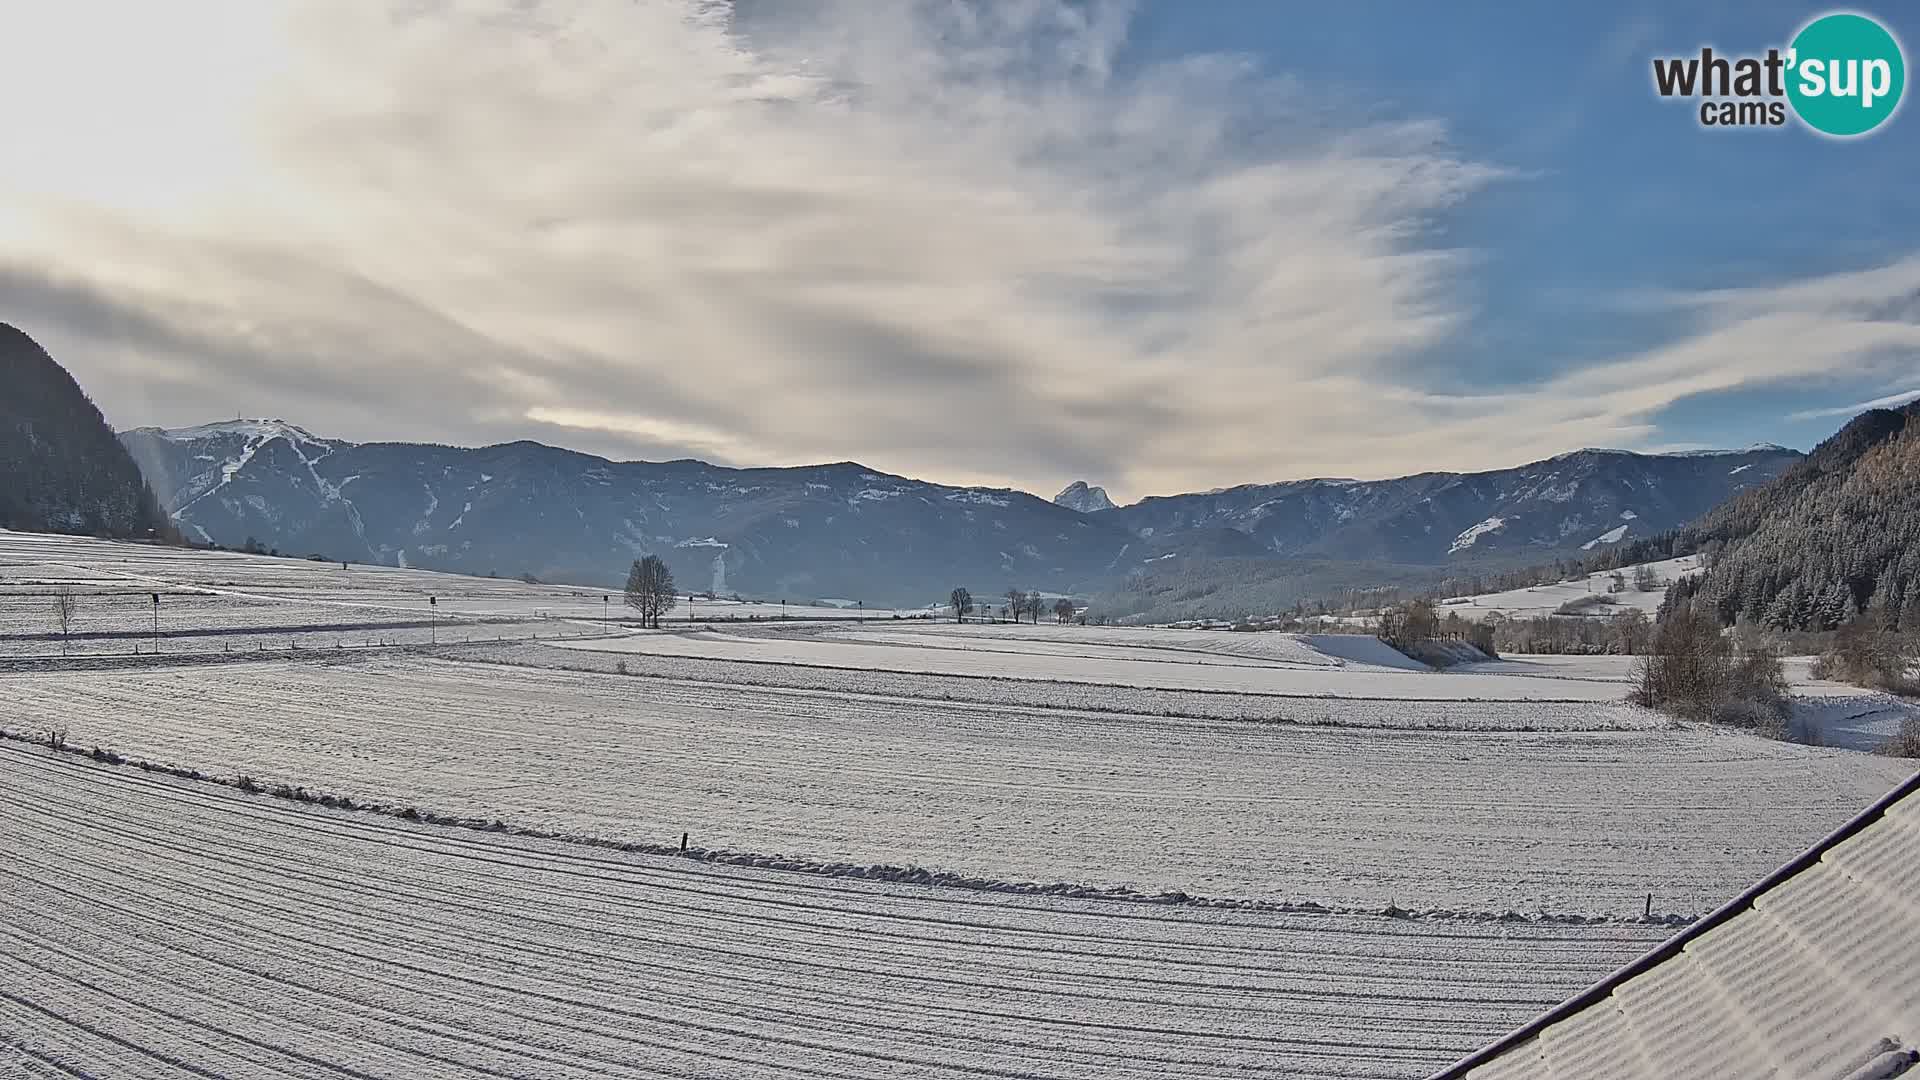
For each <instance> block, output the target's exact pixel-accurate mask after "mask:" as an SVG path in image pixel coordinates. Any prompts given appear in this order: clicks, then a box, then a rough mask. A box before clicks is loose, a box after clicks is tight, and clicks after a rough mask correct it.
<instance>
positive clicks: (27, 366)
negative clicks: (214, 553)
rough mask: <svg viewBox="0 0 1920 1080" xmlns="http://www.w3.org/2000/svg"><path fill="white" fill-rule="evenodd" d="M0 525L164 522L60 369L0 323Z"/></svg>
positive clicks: (132, 531)
mask: <svg viewBox="0 0 1920 1080" xmlns="http://www.w3.org/2000/svg"><path fill="white" fill-rule="evenodd" d="M0 528H8V529H21V530H30V531H39V532H69V533H89V534H94V535H99V536H115V537H137V536H155V535H160V534H163V533H166V532H168V531H169V530H168V528H167V517H166V515H165V514H164V513H162V512H161V510H160V505H159V502H158V501H157V500H155V499H154V497H153V493H152V492H151V491H149V490H148V489H147V485H146V481H145V480H143V479H142V478H141V475H140V470H139V468H138V467H137V466H136V465H134V463H133V458H132V457H130V456H128V454H127V451H126V448H125V447H123V446H121V445H120V440H119V439H117V438H115V437H114V433H113V429H112V428H111V427H109V426H108V425H107V422H106V419H105V418H104V417H102V416H101V415H100V410H99V409H98V408H96V407H95V406H94V404H93V402H92V401H91V400H89V399H88V397H87V395H86V394H85V393H83V392H82V391H81V389H80V386H79V384H78V383H76V382H74V380H73V376H71V375H69V374H67V371H66V369H65V368H62V367H61V366H60V365H59V364H57V363H55V362H54V360H53V358H52V357H51V356H48V355H47V352H46V350H45V349H42V348H41V347H40V346H39V345H38V344H37V343H36V342H35V341H34V340H33V339H32V338H30V337H28V336H27V335H26V334H25V333H24V332H22V331H20V330H19V329H17V328H15V327H13V326H9V325H7V324H6V323H0Z"/></svg>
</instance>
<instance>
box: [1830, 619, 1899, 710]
mask: <svg viewBox="0 0 1920 1080" xmlns="http://www.w3.org/2000/svg"><path fill="white" fill-rule="evenodd" d="M1915 645H1916V639H1915V638H1914V637H1913V636H1911V635H1905V634H1900V633H1896V632H1894V631H1892V630H1888V629H1886V628H1885V626H1884V624H1883V623H1881V622H1879V621H1878V620H1875V619H1871V618H1868V617H1867V616H1861V617H1859V618H1855V619H1851V620H1849V621H1848V622H1846V623H1845V624H1843V625H1842V626H1841V627H1840V628H1839V629H1837V630H1835V631H1834V632H1833V644H1832V645H1831V646H1830V647H1829V648H1828V649H1827V651H1826V652H1824V653H1822V654H1821V655H1820V658H1819V659H1818V660H1817V661H1815V663H1814V667H1813V675H1814V677H1815V678H1819V679H1833V680H1835V681H1836V682H1848V683H1853V684H1854V685H1856V686H1867V687H1872V688H1874V689H1878V690H1891V691H1894V692H1895V693H1907V694H1910V693H1914V692H1915V691H1916V689H1920V686H1917V685H1916V683H1915V680H1913V679H1912V678H1911V677H1909V675H1908V674H1907V673H1908V671H1909V670H1910V669H1911V668H1912V667H1913V664H1914V661H1915V658H1916V657H1915V652H1916V647H1915Z"/></svg>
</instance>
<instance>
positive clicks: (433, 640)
mask: <svg viewBox="0 0 1920 1080" xmlns="http://www.w3.org/2000/svg"><path fill="white" fill-rule="evenodd" d="M427 625H428V626H429V627H430V628H431V629H429V630H428V631H427V635H428V637H427V641H428V644H431V645H438V644H440V598H439V597H437V596H429V597H427Z"/></svg>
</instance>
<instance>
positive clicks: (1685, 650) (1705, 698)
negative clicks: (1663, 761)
mask: <svg viewBox="0 0 1920 1080" xmlns="http://www.w3.org/2000/svg"><path fill="white" fill-rule="evenodd" d="M1787 694H1788V692H1787V679H1786V675H1785V673H1784V672H1782V670H1781V668H1780V657H1779V654H1777V653H1775V652H1774V651H1773V650H1772V649H1771V648H1769V647H1768V646H1767V645H1766V643H1765V642H1764V641H1763V640H1762V639H1761V636H1760V634H1759V632H1758V631H1756V630H1754V629H1752V628H1747V629H1744V630H1742V631H1741V632H1739V633H1737V634H1732V635H1729V634H1728V633H1726V632H1725V631H1724V630H1723V629H1722V628H1721V626H1720V623H1719V621H1718V620H1717V619H1716V618H1715V617H1714V613H1713V610H1712V608H1711V607H1710V606H1709V605H1706V604H1701V605H1694V604H1681V605H1675V606H1674V607H1672V608H1671V609H1670V610H1668V612H1667V613H1666V615H1665V616H1664V617H1663V618H1662V619H1661V620H1660V622H1659V623H1658V624H1657V625H1655V627H1654V629H1653V636H1652V641H1651V642H1650V645H1649V648H1648V651H1647V652H1646V654H1645V655H1643V656H1642V657H1641V658H1640V660H1639V661H1638V662H1637V663H1636V664H1635V665H1634V700H1635V701H1636V702H1638V703H1639V704H1641V705H1646V706H1648V707H1650V708H1656V709H1661V710H1663V711H1666V712H1670V713H1674V714H1676V715H1679V716H1684V717H1688V718H1691V719H1696V720H1714V721H1718V722H1721V723H1729V724H1735V725H1738V726H1740V727H1752V728H1760V729H1763V730H1768V731H1770V732H1771V733H1772V734H1775V735H1784V734H1785V732H1786V723H1787V718H1788V716H1789V715H1790V714H1791V712H1792V707H1791V705H1790V703H1789V702H1788V696H1787Z"/></svg>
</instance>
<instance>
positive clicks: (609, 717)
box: [0, 534, 1907, 1078]
mask: <svg viewBox="0 0 1920 1080" xmlns="http://www.w3.org/2000/svg"><path fill="white" fill-rule="evenodd" d="M62 590H68V591H71V592H72V593H73V594H75V595H76V596H77V597H79V602H78V605H77V607H78V611H77V613H76V617H75V622H74V625H73V627H72V628H70V629H69V631H68V633H67V634H65V635H60V634H55V635H53V636H52V637H48V636H47V634H48V629H47V627H46V625H45V623H46V621H47V618H46V608H47V597H48V596H50V595H52V594H55V593H57V592H59V591H62ZM156 592H157V593H159V594H160V595H161V596H162V600H161V604H160V612H161V618H162V619H163V620H166V621H165V622H164V623H163V625H162V626H161V628H160V629H161V633H160V634H159V635H158V638H157V651H156V649H155V644H156V639H155V637H154V635H153V633H152V627H151V625H150V621H151V618H152V616H151V612H150V610H148V609H149V608H150V607H151V599H150V598H151V595H152V594H154V593H156ZM602 595H603V594H602V593H600V592H599V591H596V590H586V589H576V588H571V587H567V586H545V585H531V584H526V583H522V582H504V581H496V580H490V579H473V578H459V577H453V576H449V575H440V574H432V573H427V572H423V571H417V570H403V569H394V568H376V567H359V566H355V567H349V568H347V569H344V570H343V569H341V568H340V567H339V565H338V564H309V563H304V562H298V561H292V560H286V559H273V558H267V557H261V556H245V555H236V554H225V553H194V552H182V551H175V550H166V549H158V548H148V547H141V546H138V545H127V544H110V543H104V542H96V541H88V540H74V539H67V538H52V537H37V536H26V535H21V534H0V729H4V731H5V732H6V733H7V734H8V735H9V736H11V738H9V739H7V740H4V741H0V787H4V789H5V790H6V791H8V792H9V793H10V797H9V798H8V799H6V800H5V801H0V856H4V857H3V858H0V909H4V911H5V913H6V918H5V919H4V920H0V935H4V939H5V941H6V943H7V946H6V948H4V949H0V1069H4V1068H12V1067H15V1066H17V1067H18V1069H19V1071H21V1072H22V1073H23V1074H24V1075H42V1074H44V1075H71V1074H73V1073H74V1071H75V1070H80V1071H81V1072H82V1073H83V1074H85V1073H87V1072H89V1071H90V1072H91V1074H93V1075H115V1076H121V1075H127V1076H176V1075H177V1076H191V1075H200V1076H206V1075H221V1076H234V1077H250V1076H261V1077H265V1076H312V1077H334V1076H363V1077H364V1076H379V1077H389V1076H391V1077H414V1076H449V1077H451V1076H463V1077H464V1076H474V1075H504V1076H554V1077H573V1076H624V1075H634V1076H642V1075H644V1076H659V1075H671V1076H685V1077H706V1076H715V1077H718V1076H729V1077H761V1076H766V1077H773V1076H796V1075H807V1076H821V1077H870V1076H871V1077H882V1076H884V1077H895V1076H924V1077H960V1076H982V1075H985V1076H1004V1077H1060V1078H1066V1077H1096V1076H1097V1077H1112V1076H1123V1077H1189V1076H1190V1077H1206V1076H1218V1075H1221V1074H1222V1073H1225V1072H1236V1071H1238V1072H1249V1073H1262V1074H1272V1075H1287V1076H1305V1077H1377V1076H1392V1077H1414V1076H1421V1075H1424V1074H1426V1073H1428V1072H1431V1071H1432V1070H1433V1069H1435V1068H1438V1067H1440V1066H1442V1065H1444V1064H1446V1063H1447V1062H1448V1061H1450V1060H1452V1059H1454V1058H1456V1057H1458V1056H1459V1055H1460V1054H1462V1053H1464V1052H1466V1051H1468V1050H1470V1049H1472V1048H1474V1047H1475V1046H1477V1045H1479V1044H1481V1043H1484V1042H1485V1041H1487V1040H1488V1039H1490V1038H1492V1037H1494V1036H1497V1035H1499V1034H1500V1033H1502V1032H1503V1031H1504V1030H1506V1029H1508V1028H1510V1027H1512V1026H1514V1025H1515V1024H1517V1023H1519V1022H1521V1021H1523V1020H1525V1019H1527V1018H1528V1017H1529V1016H1531V1015H1532V1014H1534V1013H1536V1012H1538V1011H1540V1010H1541V1009H1543V1008H1545V1007H1547V1006H1549V1005H1551V1004H1553V1003H1555V1002H1556V1001H1558V1000H1560V999H1562V998H1564V997H1566V996H1568V995H1569V994H1571V993H1572V992H1574V991H1576V990H1578V989H1579V988H1581V987H1582V986H1584V985H1586V984H1588V983H1590V982H1592V981H1593V980H1595V979H1597V978H1599V977H1600V976H1602V975H1603V974H1605V973H1606V972H1607V971H1609V970H1611V969H1613V968H1615V967H1617V966H1619V965H1620V964H1622V963H1624V962H1626V961H1627V960H1629V959H1631V958H1632V957H1633V956H1635V955H1637V954H1638V953H1640V952H1642V951H1644V950H1645V949H1647V948H1649V947H1651V946H1652V945H1654V944H1655V943H1657V942H1658V941H1659V940H1661V939H1662V938H1663V937H1665V936H1666V935H1667V934H1669V933H1671V932H1672V930H1673V929H1674V927H1675V926H1678V925H1681V924H1683V923H1684V922H1686V921H1687V920H1689V919H1691V918H1693V917H1696V916H1698V915H1700V914H1702V913H1704V912H1705V911H1707V910H1709V909H1711V908H1712V907H1714V906H1716V905H1717V904H1718V903H1720V902H1721V901H1723V900H1724V899H1726V898H1727V897H1729V896H1731V895H1733V894H1734V893H1736V892H1738V891H1739V890H1740V889H1741V888H1743V887H1744V886H1746V885H1747V884H1749V883H1750V882H1751V881H1753V880H1754V879H1756V878H1758V877H1760V876H1761V875H1763V874H1765V873H1766V872H1768V871H1769V870H1771V869H1773V868H1774V867H1775V866H1777V865H1779V864H1780V863H1782V862H1784V861H1785V860H1787V859H1788V858H1790V857H1792V856H1793V855H1794V854H1796V853H1797V852H1798V851H1800V850H1801V849H1803V848H1805V847H1806V846H1807V845H1808V844H1810V843H1811V842H1813V841H1814V840H1816V839H1817V838H1818V837H1819V836H1821V835H1822V834H1823V833H1825V832H1826V831H1828V830H1829V829H1831V828H1832V827H1834V826H1835V825H1837V824H1839V823H1840V822H1841V821H1843V820H1845V819H1846V818H1847V817H1848V816H1850V815H1851V814H1852V813H1853V812H1854V811H1855V810H1857V809H1858V808H1859V807H1860V806H1862V805H1865V804H1866V803H1867V802H1869V801H1871V800H1872V799H1873V798H1875V797H1876V796H1878V795H1879V794H1881V793H1882V792H1883V791H1885V790H1886V789H1888V788H1890V787H1891V786H1893V785H1894V784H1895V783H1897V782H1898V781H1899V780H1900V779H1902V778H1903V776H1904V775H1905V773H1906V771H1907V770H1906V768H1905V766H1904V764H1903V763H1901V762H1897V761H1893V760H1888V759H1883V758H1876V757H1872V756H1869V755H1866V754H1862V753H1858V752H1856V751H1853V750H1849V749H1845V748H1835V747H1812V746H1801V745H1792V744H1786V743H1778V742H1769V741H1765V740H1762V739H1759V738H1756V737H1753V736H1749V735H1746V734H1742V733H1736V732H1728V731H1723V730H1715V729H1709V728H1705V727H1700V726H1695V725H1685V724H1677V723H1674V722H1671V721H1669V720H1667V719H1665V718H1664V717H1660V716H1657V715H1655V714H1652V713H1649V712H1646V711H1644V710H1640V709H1637V708H1634V707H1632V706H1629V705H1627V704H1625V702H1624V698H1625V694H1626V668H1625V666H1624V664H1619V663H1614V662H1613V661H1612V659H1611V658H1579V659H1572V658H1568V659H1553V658H1532V657H1520V658H1509V659H1507V660H1504V661H1501V662H1498V663H1494V664H1484V665H1475V666H1473V667H1471V668H1470V669H1468V670H1459V671H1453V672H1445V673H1442V672H1433V671H1428V670H1425V669H1423V668H1420V667H1418V666H1417V665H1415V664H1413V663H1412V662H1411V661H1408V660H1406V659H1405V658H1403V657H1400V656H1399V654H1397V653H1394V652H1392V651H1391V650H1389V649H1387V648H1385V647H1384V646H1382V645H1380V644H1379V643H1378V642H1377V641H1375V640H1374V639H1372V638H1370V637H1360V636H1341V635H1326V636H1301V635H1285V634H1267V633H1242V634H1235V633H1224V632H1206V631H1189V630H1157V629H1120V628H1095V627H1077V626H1054V625H1041V626H1033V625H1023V626H1008V625H981V624H977V623H968V624H955V623H952V622H950V621H926V620H922V619H912V618H905V617H902V618H894V617H893V616H894V615H895V614H900V615H903V616H905V615H908V614H915V613H904V612H903V613H891V612H889V613H871V612H865V613H862V612H832V613H831V614H832V615H833V616H834V617H833V618H832V620H831V621H827V619H826V618H825V617H824V616H826V615H827V614H829V612H824V611H823V612H815V611H812V610H809V612H808V614H821V615H822V616H823V618H821V619H807V620H800V619H795V620H788V621H782V620H780V619H779V618H778V617H777V615H772V613H771V612H770V611H762V610H761V609H754V610H753V611H752V612H751V613H752V614H754V615H756V616H758V615H762V614H768V615H771V616H772V617H770V618H764V619H763V618H752V619H744V620H734V621H731V622H729V621H728V620H726V619H725V618H724V615H725V614H727V613H728V612H727V611H726V610H725V609H724V608H722V607H720V606H718V605H716V606H715V607H714V609H713V610H714V615H713V617H711V618H709V619H701V618H700V617H699V616H698V614H697V613H696V615H695V617H694V618H693V619H692V620H689V621H688V622H686V623H680V624H673V625H670V626H669V628H668V629H667V630H664V631H655V632H641V631H638V630H634V629H631V628H629V627H625V626H622V625H621V624H620V620H619V616H620V614H621V612H619V611H618V610H617V604H606V603H603V602H602V600H601V599H600V598H601V596H602ZM428 596H432V597H434V598H435V602H434V603H433V604H432V605H427V604H426V603H425V598H426V597H428ZM617 599H618V598H617V597H615V600H616V601H617ZM142 605H145V606H144V607H143V606H142ZM766 607H777V605H772V606H766ZM423 608H430V610H427V611H425V615H426V622H425V625H424V626H423V625H421V624H422V614H423V610H422V609H423ZM610 609H612V610H610ZM732 613H733V614H739V613H741V612H740V611H735V612H732ZM141 619H147V620H149V625H148V627H147V630H148V634H147V636H146V637H145V638H142V637H141V636H140V635H139V633H138V630H139V629H140V627H139V625H138V624H139V622H140V620H141ZM129 621H131V622H133V623H134V624H135V625H133V626H132V627H128V626H126V625H125V624H126V623H128V622H129ZM125 630H132V631H133V633H132V634H131V635H130V636H125V637H121V636H114V635H116V634H120V633H121V632H122V631H125ZM536 635H538V636H537V637H536ZM63 638H64V639H65V640H64V642H63V640H62V639H63ZM63 644H64V645H65V646H66V654H67V655H66V656H65V658H63V657H62V648H61V647H62V645H63ZM136 647H137V648H139V649H140V650H141V651H139V652H137V653H136V652H135V648H136ZM1796 681H1797V682H1799V683H1801V684H1802V686H1801V687H1800V692H1801V693H1802V695H1803V696H1804V697H1805V699H1806V702H1807V708H1808V709H1809V710H1810V711H1813V712H1821V713H1822V714H1823V715H1824V714H1825V713H1832V714H1833V715H1834V716H1835V717H1838V718H1845V717H1856V719H1857V716H1859V715H1864V714H1865V713H1868V712H1871V711H1872V710H1873V709H1875V708H1880V707H1881V706H1879V705H1876V704H1874V703H1873V702H1869V701H1865V700H1864V699H1861V698H1859V697H1857V696H1854V697H1849V696H1847V695H1844V694H1840V693H1838V692H1837V691H1834V690H1832V688H1826V687H1821V686H1817V685H1813V684H1812V683H1811V681H1810V680H1809V679H1808V678H1807V677H1806V676H1805V674H1804V672H1801V673H1800V674H1797V675H1796ZM1856 706H1857V707H1856ZM50 743H61V744H64V750H61V749H57V748H55V747H54V746H51V745H49V744H50ZM96 748H98V749H97V752H96ZM275 792H278V793H279V797H276V795H275ZM288 796H291V797H288ZM322 796H324V798H325V800H326V802H327V804H328V805H319V804H318V803H317V802H316V801H315V800H318V799H320V798H321V797H322ZM348 806H351V807H353V808H352V809H348V808H346V807H348ZM683 837H684V840H683ZM683 849H684V850H683ZM1649 895H1651V898H1652V899H1651V906H1652V910H1653V913H1654V917H1653V918H1651V919H1648V918H1646V917H1645V912H1646V910H1647V906H1648V903H1649V901H1648V897H1649ZM82 934H84V935H85V938H86V941H87V945H86V947H85V948H82V947H80V945H79V944H78V940H79V936H80V935H82ZM22 1033H24V1034H22Z"/></svg>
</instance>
